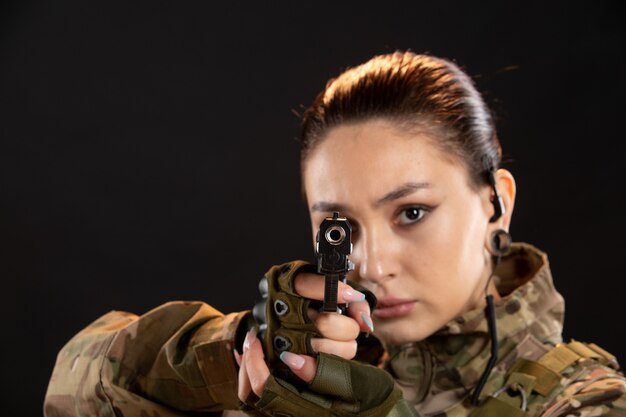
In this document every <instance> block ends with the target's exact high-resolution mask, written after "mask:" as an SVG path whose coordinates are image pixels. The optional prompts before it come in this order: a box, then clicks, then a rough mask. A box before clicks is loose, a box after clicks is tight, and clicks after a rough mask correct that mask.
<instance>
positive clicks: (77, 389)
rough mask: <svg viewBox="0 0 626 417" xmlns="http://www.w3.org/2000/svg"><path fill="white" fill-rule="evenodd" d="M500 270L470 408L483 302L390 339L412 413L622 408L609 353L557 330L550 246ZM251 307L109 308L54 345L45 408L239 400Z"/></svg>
mask: <svg viewBox="0 0 626 417" xmlns="http://www.w3.org/2000/svg"><path fill="white" fill-rule="evenodd" d="M496 275H497V277H499V278H498V280H499V282H498V290H499V292H500V294H501V295H502V296H503V297H502V299H501V300H500V301H499V302H498V303H497V305H496V316H497V334H498V340H499V347H498V358H499V359H498V362H497V364H496V366H495V368H494V369H493V371H492V373H491V376H490V378H489V379H488V381H487V383H486V385H485V387H484V389H483V391H482V395H481V405H480V406H479V407H478V408H476V407H472V406H471V405H470V404H469V396H470V394H471V392H472V391H473V389H474V387H475V385H476V383H477V381H478V379H479V377H480V375H481V373H482V371H483V369H484V368H485V365H486V363H487V361H488V358H489V351H490V342H489V337H488V331H487V322H486V320H485V314H484V311H483V310H482V309H480V310H474V311H469V312H468V313H466V314H464V315H462V316H460V317H457V318H456V319H454V320H453V321H451V322H450V323H448V324H447V325H446V326H445V327H444V328H442V329H441V330H440V331H438V332H437V333H435V334H434V335H432V336H431V337H429V338H428V339H426V340H425V341H422V342H418V343H413V344H407V345H403V346H386V352H385V355H384V357H383V358H384V360H383V362H382V363H381V366H384V368H385V369H386V370H387V371H388V372H390V373H391V375H393V376H394V378H395V379H396V381H397V384H398V385H399V386H400V387H401V388H402V390H403V392H404V396H405V398H406V399H407V400H408V401H409V402H411V403H412V404H414V406H415V408H416V410H417V411H418V412H419V413H420V415H423V416H437V417H457V416H471V417H483V416H484V417H491V416H520V417H525V416H528V417H530V416H542V417H556V416H580V417H592V416H626V380H625V379H624V378H623V376H622V375H621V374H620V373H619V372H617V371H616V369H617V368H618V365H617V362H616V361H615V358H613V357H612V356H611V355H610V354H609V353H607V352H605V351H604V350H602V349H601V348H599V347H597V346H595V345H593V344H589V345H588V344H583V343H578V342H573V343H569V344H563V343H562V341H561V330H562V322H563V312H564V303H563V299H562V297H561V296H560V295H559V294H558V293H557V292H556V290H555V289H554V286H553V284H552V277H551V274H550V270H549V266H548V261H547V257H546V255H545V254H543V253H542V252H540V251H538V250H537V249H535V248H534V247H532V246H530V245H526V244H516V245H515V246H514V250H513V251H512V253H511V254H510V255H509V256H507V257H506V258H505V259H503V262H502V263H501V264H500V265H499V266H498V268H497V270H496ZM248 317H249V315H248V313H247V312H241V313H233V314H228V315H223V314H221V313H220V312H219V311H217V310H215V309H213V308H211V307H210V306H208V305H206V304H204V303H201V302H171V303H168V304H165V305H163V306H160V307H158V308H156V309H154V310H152V311H150V312H148V313H146V314H144V315H143V316H139V317H138V316H136V315H133V314H129V313H124V312H116V311H114V312H110V313H108V314H106V315H104V316H103V317H101V318H99V319H98V320H96V321H95V322H94V323H92V324H91V325H89V326H88V327H87V328H85V329H84V330H83V331H81V332H80V333H78V334H77V335H76V336H75V337H74V338H72V339H71V340H70V341H69V342H68V343H67V344H66V345H65V346H64V347H63V349H62V350H61V352H60V353H59V355H58V358H57V362H56V365H55V368H54V370H53V373H52V377H51V380H50V384H49V386H48V391H47V393H46V398H45V403H44V414H45V415H46V417H61V416H63V417H66V416H67V417H70V416H72V417H73V416H106V417H120V416H124V417H182V416H200V415H203V416H212V415H215V416H219V415H222V411H223V410H228V409H231V410H234V409H237V407H238V400H237V394H236V393H237V371H236V363H235V361H234V358H233V353H232V351H233V347H234V346H235V344H236V339H237V337H238V335H237V329H238V328H239V327H240V326H239V324H240V323H241V322H242V320H247V319H248ZM555 346H557V347H556V348H555ZM361 353H363V355H364V357H366V356H367V357H376V356H377V355H375V354H372V352H367V351H362V352H361ZM507 388H508V389H507ZM524 398H525V403H526V404H522V399H524ZM522 408H525V409H526V410H525V411H522ZM225 413H226V414H227V415H235V414H236V415H239V412H237V411H226V412H225Z"/></svg>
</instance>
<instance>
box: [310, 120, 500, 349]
mask: <svg viewBox="0 0 626 417" xmlns="http://www.w3.org/2000/svg"><path fill="white" fill-rule="evenodd" d="M304 186H305V189H306V197H307V201H308V203H309V211H310V215H311V222H312V227H313V231H314V234H315V232H316V231H317V229H318V228H319V225H320V223H321V222H322V220H323V219H324V218H325V217H328V216H331V215H332V212H333V211H339V212H340V214H341V215H342V216H344V217H347V218H348V219H349V220H350V223H351V224H352V227H353V243H354V249H353V252H352V255H351V256H350V259H351V260H352V261H353V262H354V263H355V266H356V268H355V270H354V271H353V272H351V273H350V275H349V276H348V278H349V279H352V280H355V281H358V282H360V283H361V284H362V285H364V286H365V287H367V288H369V289H370V290H371V291H373V292H374V294H375V295H376V297H377V298H378V300H379V304H378V307H377V309H376V311H375V312H374V313H373V319H374V327H375V334H376V335H377V336H378V337H379V338H380V339H381V340H382V341H383V342H386V343H389V344H399V343H406V342H412V341H418V340H422V339H424V338H426V337H428V336H429V335H431V334H432V333H434V332H435V331H437V330H438V329H439V328H441V327H442V326H443V325H445V324H446V323H447V322H448V321H450V320H451V319H453V318H454V317H456V316H458V315H460V314H462V313H464V312H465V311H467V310H470V309H473V308H476V307H478V306H482V305H483V304H484V302H483V300H484V295H485V285H486V283H487V281H488V277H489V275H490V270H491V265H490V255H489V252H488V251H487V246H486V242H487V236H488V234H489V233H490V231H491V230H493V226H491V228H490V226H489V225H490V223H489V218H490V216H491V215H492V214H493V206H492V205H491V203H490V189H489V187H484V189H481V190H480V191H476V190H474V189H472V188H471V187H470V186H469V179H468V175H467V172H466V169H465V168H464V166H463V165H462V164H461V163H460V162H458V161H455V160H452V159H451V158H449V157H446V156H444V154H443V153H442V152H441V151H440V150H439V149H438V148H436V147H435V146H434V145H433V144H432V143H431V140H430V139H429V138H428V137H427V136H425V134H419V133H418V134H412V133H409V132H406V131H402V130H398V129H395V128H393V127H392V125H391V124H390V123H389V122H386V121H383V120H373V121H367V122H363V123H359V124H354V125H345V126H339V127H336V128H333V129H332V130H330V131H329V132H328V134H327V136H326V138H325V139H323V140H322V141H321V142H320V143H319V144H318V145H317V147H316V148H315V149H314V150H313V151H312V153H311V154H310V155H309V156H308V158H307V161H306V165H305V167H304Z"/></svg>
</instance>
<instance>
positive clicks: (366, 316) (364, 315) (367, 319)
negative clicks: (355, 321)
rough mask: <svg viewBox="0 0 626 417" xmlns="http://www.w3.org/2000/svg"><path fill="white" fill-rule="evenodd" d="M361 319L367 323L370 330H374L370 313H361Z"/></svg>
mask: <svg viewBox="0 0 626 417" xmlns="http://www.w3.org/2000/svg"><path fill="white" fill-rule="evenodd" d="M361 320H363V323H365V324H366V325H367V327H369V328H370V332H373V331H374V323H372V319H370V316H369V315H367V314H365V313H361Z"/></svg>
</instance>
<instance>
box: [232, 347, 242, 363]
mask: <svg viewBox="0 0 626 417" xmlns="http://www.w3.org/2000/svg"><path fill="white" fill-rule="evenodd" d="M233 355H235V361H236V362H237V366H239V367H241V355H240V354H239V352H237V351H236V350H235V349H233Z"/></svg>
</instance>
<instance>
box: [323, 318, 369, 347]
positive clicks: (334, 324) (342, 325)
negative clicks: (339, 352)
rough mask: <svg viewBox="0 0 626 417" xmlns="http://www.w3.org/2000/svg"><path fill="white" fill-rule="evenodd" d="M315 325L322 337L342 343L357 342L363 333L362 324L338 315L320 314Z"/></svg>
mask: <svg viewBox="0 0 626 417" xmlns="http://www.w3.org/2000/svg"><path fill="white" fill-rule="evenodd" d="M313 323H314V324H315V327H316V328H317V330H318V331H319V332H320V334H321V335H322V336H324V337H325V338H327V339H332V340H337V341H341V342H349V341H351V340H355V339H356V338H357V337H358V336H359V332H360V331H361V328H360V324H359V323H358V322H357V321H355V320H354V319H353V318H352V317H348V316H343V315H341V314H337V313H327V314H318V315H317V316H316V317H315V319H314V320H313Z"/></svg>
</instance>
